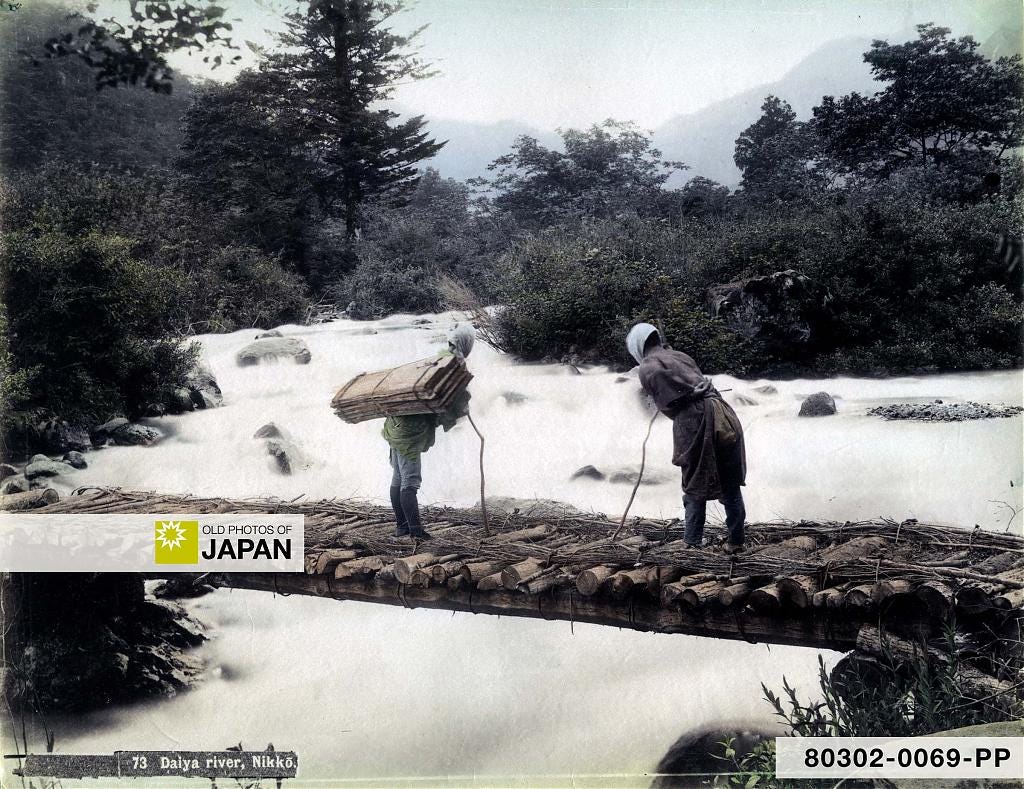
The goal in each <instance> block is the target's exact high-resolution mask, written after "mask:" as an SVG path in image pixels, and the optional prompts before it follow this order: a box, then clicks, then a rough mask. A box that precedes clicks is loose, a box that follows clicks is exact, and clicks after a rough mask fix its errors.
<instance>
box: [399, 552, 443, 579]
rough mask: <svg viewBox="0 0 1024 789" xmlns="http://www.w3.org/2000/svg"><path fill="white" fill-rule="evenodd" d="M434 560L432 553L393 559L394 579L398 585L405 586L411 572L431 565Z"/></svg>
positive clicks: (435, 558)
mask: <svg viewBox="0 0 1024 789" xmlns="http://www.w3.org/2000/svg"><path fill="white" fill-rule="evenodd" d="M436 560H437V557H436V556H434V554H432V553H416V554H413V555H412V556H403V557H402V558H400V559H395V578H397V579H398V582H399V583H402V584H407V583H409V579H410V578H411V577H412V572H413V570H418V569H420V568H421V567H426V566H427V565H428V564H433V563H434V562H435V561H436Z"/></svg>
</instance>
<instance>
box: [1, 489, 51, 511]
mask: <svg viewBox="0 0 1024 789" xmlns="http://www.w3.org/2000/svg"><path fill="white" fill-rule="evenodd" d="M59 500H60V494H59V493H58V492H57V491H56V490H54V489H53V488H39V489H37V490H26V491H25V492H24V493H6V494H3V495H0V510H3V511H4V512H24V511H25V510H34V509H36V508H37V507H45V506H46V505H47V504H56V503H57V502H58V501H59Z"/></svg>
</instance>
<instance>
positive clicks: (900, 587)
mask: <svg viewBox="0 0 1024 789" xmlns="http://www.w3.org/2000/svg"><path fill="white" fill-rule="evenodd" d="M913 591H914V585H913V584H912V583H911V582H910V581H905V580H903V579H895V578H894V579H889V580H885V581H879V582H878V583H877V584H875V588H874V589H872V590H871V599H872V600H873V601H874V603H875V605H881V604H882V603H884V602H885V601H886V600H888V599H890V598H892V597H897V596H899V595H907V594H910V593H911V592H913Z"/></svg>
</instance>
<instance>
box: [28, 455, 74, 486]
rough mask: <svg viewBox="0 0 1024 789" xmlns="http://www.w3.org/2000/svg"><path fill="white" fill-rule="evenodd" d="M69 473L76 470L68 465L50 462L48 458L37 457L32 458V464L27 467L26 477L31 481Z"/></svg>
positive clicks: (55, 461) (54, 461) (56, 461)
mask: <svg viewBox="0 0 1024 789" xmlns="http://www.w3.org/2000/svg"><path fill="white" fill-rule="evenodd" d="M39 457H42V460H37V459H36V458H39ZM69 471H74V468H72V467H71V466H69V465H68V464H67V463H62V462H61V461H58V460H50V459H49V458H48V457H46V456H40V455H36V456H35V457H34V458H32V462H31V463H29V464H28V465H27V466H25V477H26V478H27V479H28V480H30V481H31V480H33V479H35V478H36V477H56V476H59V475H61V474H66V473H68V472H69Z"/></svg>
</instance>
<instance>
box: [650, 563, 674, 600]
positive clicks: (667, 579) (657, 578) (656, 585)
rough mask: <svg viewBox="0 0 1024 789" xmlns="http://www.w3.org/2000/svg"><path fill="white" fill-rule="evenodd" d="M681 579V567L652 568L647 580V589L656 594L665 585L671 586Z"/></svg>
mask: <svg viewBox="0 0 1024 789" xmlns="http://www.w3.org/2000/svg"><path fill="white" fill-rule="evenodd" d="M682 577H683V568H682V567H665V566H660V567H652V568H651V573H650V575H649V576H648V578H647V588H648V589H650V590H651V593H652V594H653V593H657V592H658V590H660V589H661V587H663V586H664V585H665V584H671V583H675V582H676V581H678V580H679V579H680V578H682Z"/></svg>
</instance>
